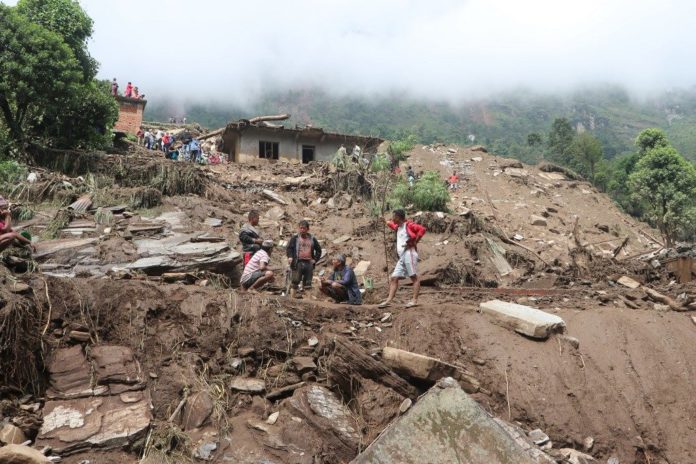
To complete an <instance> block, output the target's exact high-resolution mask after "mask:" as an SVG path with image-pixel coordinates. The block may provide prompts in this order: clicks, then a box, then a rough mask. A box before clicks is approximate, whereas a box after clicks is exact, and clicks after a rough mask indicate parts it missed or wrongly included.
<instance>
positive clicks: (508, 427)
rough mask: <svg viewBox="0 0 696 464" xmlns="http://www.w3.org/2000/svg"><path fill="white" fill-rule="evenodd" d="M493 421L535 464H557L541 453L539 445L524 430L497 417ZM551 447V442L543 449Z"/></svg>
mask: <svg viewBox="0 0 696 464" xmlns="http://www.w3.org/2000/svg"><path fill="white" fill-rule="evenodd" d="M493 420H494V421H495V422H496V423H497V424H498V425H500V426H501V427H502V428H503V429H504V430H505V431H506V432H507V433H508V435H510V436H511V437H512V438H513V440H515V442H517V444H518V445H519V446H520V447H521V448H522V449H524V450H525V451H526V452H527V454H528V455H529V456H531V458H532V459H533V460H534V462H535V463H537V464H556V460H555V459H553V458H551V456H549V455H548V454H546V453H544V452H543V451H541V450H540V449H539V448H538V447H537V445H535V444H534V442H533V441H532V440H531V439H530V438H529V437H527V435H526V434H525V433H524V430H522V429H521V428H520V427H518V426H517V425H515V424H511V423H509V422H506V421H504V420H502V419H499V418H497V417H494V418H493ZM550 447H551V441H550V440H549V441H548V442H546V444H544V445H543V446H542V447H541V449H544V448H550Z"/></svg>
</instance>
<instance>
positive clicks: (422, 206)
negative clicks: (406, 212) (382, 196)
mask: <svg viewBox="0 0 696 464" xmlns="http://www.w3.org/2000/svg"><path fill="white" fill-rule="evenodd" d="M449 201H450V196H449V192H448V191H447V185H446V184H445V182H444V181H443V180H442V179H441V178H440V174H438V173H437V172H435V171H428V172H426V173H425V174H423V177H421V178H420V179H418V180H417V181H416V182H415V184H414V185H413V187H412V188H411V187H410V186H409V185H408V183H407V182H406V181H405V180H403V179H402V180H401V181H399V183H398V184H396V186H395V187H394V189H393V190H392V193H391V196H390V198H389V202H390V204H391V205H392V206H394V207H401V208H405V207H407V206H409V205H413V207H414V208H416V209H417V210H419V211H447V203H449Z"/></svg>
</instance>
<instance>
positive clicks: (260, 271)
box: [239, 240, 273, 292]
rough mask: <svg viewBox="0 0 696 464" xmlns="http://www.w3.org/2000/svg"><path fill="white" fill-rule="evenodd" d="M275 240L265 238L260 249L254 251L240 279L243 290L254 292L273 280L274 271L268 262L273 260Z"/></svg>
mask: <svg viewBox="0 0 696 464" xmlns="http://www.w3.org/2000/svg"><path fill="white" fill-rule="evenodd" d="M272 250H273V241H272V240H264V241H263V242H261V247H260V249H259V250H258V251H257V252H256V253H254V256H252V257H251V259H250V260H249V262H248V263H247V264H246V265H245V266H244V272H243V273H242V277H241V278H240V279H239V284H240V285H241V286H242V289H243V290H248V291H250V292H254V291H256V290H258V289H259V288H261V287H263V286H264V285H266V284H267V283H268V282H272V281H273V271H271V270H268V263H269V262H270V261H271V251H272Z"/></svg>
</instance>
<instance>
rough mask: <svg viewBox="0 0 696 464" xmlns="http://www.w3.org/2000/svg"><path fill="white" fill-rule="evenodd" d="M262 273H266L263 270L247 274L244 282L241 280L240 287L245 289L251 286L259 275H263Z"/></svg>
mask: <svg viewBox="0 0 696 464" xmlns="http://www.w3.org/2000/svg"><path fill="white" fill-rule="evenodd" d="M264 274H266V273H265V272H263V271H254V272H252V273H251V275H250V276H249V278H248V279H247V280H245V281H244V282H242V287H244V288H245V289H247V288H249V287H251V286H252V285H254V284H255V283H256V281H257V280H259V279H260V278H261V277H263V276H264Z"/></svg>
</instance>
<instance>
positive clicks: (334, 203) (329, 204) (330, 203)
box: [326, 198, 336, 208]
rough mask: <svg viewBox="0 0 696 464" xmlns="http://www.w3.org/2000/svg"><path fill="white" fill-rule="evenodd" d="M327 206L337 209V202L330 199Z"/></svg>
mask: <svg viewBox="0 0 696 464" xmlns="http://www.w3.org/2000/svg"><path fill="white" fill-rule="evenodd" d="M326 206H328V207H329V208H335V207H336V202H335V201H334V199H333V198H329V200H328V201H327V202H326Z"/></svg>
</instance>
